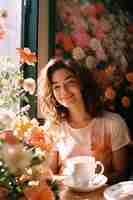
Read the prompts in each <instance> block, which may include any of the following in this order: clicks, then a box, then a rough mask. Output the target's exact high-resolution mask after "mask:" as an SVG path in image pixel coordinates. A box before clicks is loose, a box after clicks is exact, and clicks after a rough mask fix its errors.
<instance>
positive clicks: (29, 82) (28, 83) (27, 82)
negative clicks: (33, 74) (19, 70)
mask: <svg viewBox="0 0 133 200" xmlns="http://www.w3.org/2000/svg"><path fill="white" fill-rule="evenodd" d="M23 88H24V90H25V91H26V92H29V93H30V94H31V95H33V94H34V93H35V89H36V83H35V80H34V79H33V78H27V79H24V82H23Z"/></svg>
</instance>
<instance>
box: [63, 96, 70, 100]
mask: <svg viewBox="0 0 133 200" xmlns="http://www.w3.org/2000/svg"><path fill="white" fill-rule="evenodd" d="M72 97H73V96H69V97H63V98H62V99H63V101H69V100H71V99H72Z"/></svg>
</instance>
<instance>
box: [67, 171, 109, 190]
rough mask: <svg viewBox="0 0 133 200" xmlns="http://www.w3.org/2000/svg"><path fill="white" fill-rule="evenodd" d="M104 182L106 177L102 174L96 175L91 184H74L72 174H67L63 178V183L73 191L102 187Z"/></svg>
mask: <svg viewBox="0 0 133 200" xmlns="http://www.w3.org/2000/svg"><path fill="white" fill-rule="evenodd" d="M106 182H107V177H106V176H104V175H103V174H99V175H97V176H96V177H95V179H94V180H93V182H92V183H91V184H89V183H88V184H84V185H81V184H80V185H79V184H76V183H75V182H74V179H73V177H72V176H68V177H66V178H64V180H63V183H64V185H65V186H67V187H68V188H69V189H71V190H73V191H75V192H90V191H93V190H96V189H97V188H100V187H102V186H103V185H105V183H106Z"/></svg>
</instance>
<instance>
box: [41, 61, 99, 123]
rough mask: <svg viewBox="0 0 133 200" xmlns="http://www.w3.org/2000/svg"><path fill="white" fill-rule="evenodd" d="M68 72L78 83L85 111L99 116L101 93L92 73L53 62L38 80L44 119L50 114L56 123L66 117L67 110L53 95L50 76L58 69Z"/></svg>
mask: <svg viewBox="0 0 133 200" xmlns="http://www.w3.org/2000/svg"><path fill="white" fill-rule="evenodd" d="M62 68H64V69H67V70H69V71H70V72H71V73H72V74H74V76H75V77H76V78H77V79H78V80H79V82H80V90H81V94H82V97H83V101H84V104H85V108H86V111H87V112H88V113H89V114H90V115H91V116H92V117H96V116H98V115H101V113H102V111H103V106H102V103H101V101H100V96H101V91H100V89H99V88H98V86H97V84H96V81H95V80H94V78H93V75H92V73H91V72H90V71H89V69H88V68H86V67H83V66H82V67H81V66H80V65H79V64H77V63H75V62H74V61H73V60H71V61H63V60H54V61H53V63H52V64H51V65H49V64H48V65H47V66H46V67H45V68H44V69H43V70H42V73H41V79H40V90H41V91H40V107H41V111H42V114H43V115H44V118H45V119H46V118H47V114H48V113H50V114H51V116H52V117H53V118H54V121H55V122H56V123H59V122H61V120H62V119H64V118H66V117H67V115H68V110H67V108H65V107H64V106H62V105H61V104H59V103H58V102H57V101H56V99H55V97H54V94H53V89H52V75H53V74H54V72H55V71H56V70H59V69H62Z"/></svg>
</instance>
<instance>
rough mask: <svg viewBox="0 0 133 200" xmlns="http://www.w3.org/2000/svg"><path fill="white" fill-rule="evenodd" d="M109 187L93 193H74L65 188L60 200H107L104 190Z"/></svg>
mask: <svg viewBox="0 0 133 200" xmlns="http://www.w3.org/2000/svg"><path fill="white" fill-rule="evenodd" d="M105 188H107V185H105V186H103V187H101V188H99V189H96V190H94V191H91V192H73V191H71V190H69V189H68V188H64V189H63V190H62V192H61V193H60V200H68V199H69V200H105V198H104V195H103V193H104V190H105Z"/></svg>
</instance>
